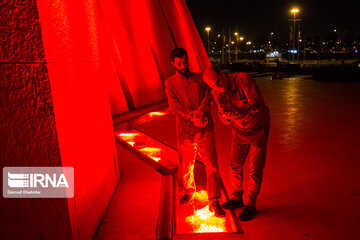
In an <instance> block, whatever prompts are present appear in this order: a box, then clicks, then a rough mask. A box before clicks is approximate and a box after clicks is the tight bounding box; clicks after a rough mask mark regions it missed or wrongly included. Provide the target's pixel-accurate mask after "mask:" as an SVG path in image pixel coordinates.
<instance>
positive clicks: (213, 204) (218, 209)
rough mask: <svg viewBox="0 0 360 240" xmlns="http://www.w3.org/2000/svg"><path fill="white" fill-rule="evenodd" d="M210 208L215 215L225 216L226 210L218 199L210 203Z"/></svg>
mask: <svg viewBox="0 0 360 240" xmlns="http://www.w3.org/2000/svg"><path fill="white" fill-rule="evenodd" d="M209 210H210V211H211V212H213V213H215V217H218V218H222V217H225V211H224V209H222V207H221V206H220V203H219V201H218V200H216V201H212V202H210V203H209Z"/></svg>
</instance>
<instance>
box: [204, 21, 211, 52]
mask: <svg viewBox="0 0 360 240" xmlns="http://www.w3.org/2000/svg"><path fill="white" fill-rule="evenodd" d="M210 30H211V28H210V27H205V31H206V32H207V41H208V42H207V50H208V55H209V56H210Z"/></svg>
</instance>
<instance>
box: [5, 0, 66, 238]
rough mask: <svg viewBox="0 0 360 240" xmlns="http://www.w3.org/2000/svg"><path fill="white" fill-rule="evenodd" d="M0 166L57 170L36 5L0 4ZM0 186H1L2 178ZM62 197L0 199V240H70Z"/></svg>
mask: <svg viewBox="0 0 360 240" xmlns="http://www.w3.org/2000/svg"><path fill="white" fill-rule="evenodd" d="M0 12H1V14H0V22H1V24H0V35H1V36H0V39H1V41H0V116H1V117H0V166H1V175H2V172H3V171H2V168H3V167H5V166H61V165H62V163H61V157H60V150H59V144H58V138H57V133H56V124H55V115H54V108H53V101H52V96H51V91H50V79H49V75H48V72H47V64H46V61H45V54H44V48H43V43H42V38H41V26H40V23H39V16H38V11H37V6H36V3H35V1H5V2H2V3H1V4H0ZM0 179H1V185H2V179H3V178H2V176H1V177H0ZM67 209H68V203H67V200H66V199H11V198H3V197H2V196H1V197H0V239H71V238H72V233H71V227H70V217H69V213H68V210H67Z"/></svg>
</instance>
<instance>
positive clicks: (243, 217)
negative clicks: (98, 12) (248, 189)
mask: <svg viewBox="0 0 360 240" xmlns="http://www.w3.org/2000/svg"><path fill="white" fill-rule="evenodd" d="M256 214H257V211H256V208H255V207H249V206H245V208H244V210H243V211H242V212H241V213H240V215H239V219H240V221H249V220H251V219H253V218H254V217H255V216H256Z"/></svg>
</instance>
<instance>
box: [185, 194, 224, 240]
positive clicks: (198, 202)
mask: <svg viewBox="0 0 360 240" xmlns="http://www.w3.org/2000/svg"><path fill="white" fill-rule="evenodd" d="M208 203H209V200H208V194H207V192H206V191H199V192H195V193H194V195H193V197H192V199H191V200H190V204H192V205H193V206H194V209H197V208H198V206H205V207H202V208H201V209H198V210H194V214H193V215H191V216H188V217H186V219H185V221H186V222H187V223H190V224H191V226H192V227H193V231H194V232H196V233H201V232H226V227H225V218H218V217H215V215H214V213H213V212H211V211H210V210H209V204H208Z"/></svg>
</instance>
